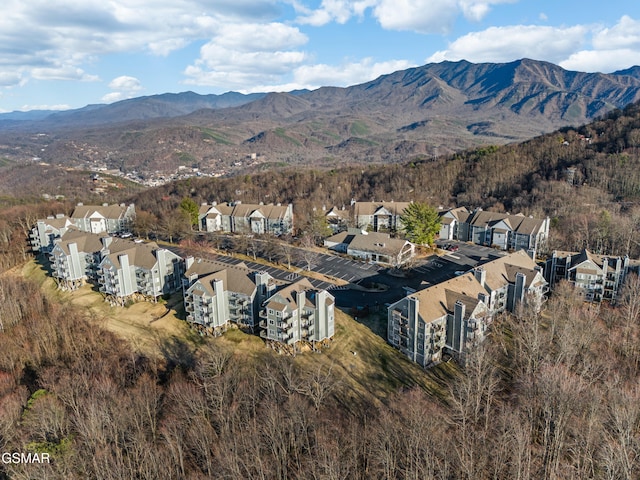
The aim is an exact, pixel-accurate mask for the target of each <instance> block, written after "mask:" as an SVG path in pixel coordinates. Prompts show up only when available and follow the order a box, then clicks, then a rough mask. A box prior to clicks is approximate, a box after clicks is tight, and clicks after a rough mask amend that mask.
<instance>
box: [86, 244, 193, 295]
mask: <svg viewBox="0 0 640 480" xmlns="http://www.w3.org/2000/svg"><path fill="white" fill-rule="evenodd" d="M102 241H103V249H102V251H101V261H100V264H99V265H98V268H97V281H98V285H99V288H100V291H101V292H103V293H104V294H105V295H107V296H108V297H109V298H111V299H112V300H113V301H115V302H116V303H118V304H122V303H124V302H125V301H126V299H127V298H129V297H131V296H132V295H134V294H140V295H143V296H145V297H148V298H151V299H154V300H155V299H157V298H158V297H159V296H161V295H164V294H169V293H173V292H176V291H178V290H179V289H180V287H181V285H182V274H183V273H184V260H183V259H182V258H181V257H180V256H179V255H177V254H175V253H173V252H172V251H170V250H167V249H166V248H161V247H159V246H158V245H157V244H156V243H154V242H150V243H138V242H134V241H131V240H125V239H121V238H113V237H102Z"/></svg>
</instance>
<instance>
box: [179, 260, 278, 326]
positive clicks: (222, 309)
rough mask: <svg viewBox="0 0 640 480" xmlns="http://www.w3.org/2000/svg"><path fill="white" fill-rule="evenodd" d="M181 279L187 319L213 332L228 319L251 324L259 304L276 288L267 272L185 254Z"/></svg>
mask: <svg viewBox="0 0 640 480" xmlns="http://www.w3.org/2000/svg"><path fill="white" fill-rule="evenodd" d="M186 267H187V270H186V272H185V274H184V279H183V294H184V305H185V310H186V312H187V321H189V322H191V323H193V324H196V325H200V326H202V327H205V328H209V329H211V331H212V332H213V333H215V332H217V331H219V330H220V329H221V328H224V327H226V326H227V325H228V324H229V323H230V322H231V323H236V324H238V325H243V326H248V327H251V328H254V327H255V326H257V323H258V315H259V313H260V306H261V304H262V302H263V301H264V300H266V299H267V298H268V297H269V296H270V295H271V294H272V293H273V292H274V291H275V288H276V284H275V281H274V279H273V278H272V277H271V276H270V275H269V274H268V273H266V272H254V271H251V270H250V269H249V268H248V267H247V266H246V265H245V264H244V263H240V264H236V265H229V264H226V263H222V262H216V261H212V260H204V259H201V258H198V259H194V258H193V257H187V259H186Z"/></svg>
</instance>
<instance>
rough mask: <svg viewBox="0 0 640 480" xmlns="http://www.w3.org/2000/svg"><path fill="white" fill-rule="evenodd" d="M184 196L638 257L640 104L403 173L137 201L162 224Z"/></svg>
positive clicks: (315, 176) (397, 169)
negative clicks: (482, 215)
mask: <svg viewBox="0 0 640 480" xmlns="http://www.w3.org/2000/svg"><path fill="white" fill-rule="evenodd" d="M185 197H189V198H192V199H193V200H194V201H196V202H197V203H200V202H204V201H207V202H211V201H218V202H221V201H231V200H241V201H243V202H247V203H258V202H265V203H267V202H283V203H285V202H286V203H288V202H292V203H293V204H294V209H295V214H296V216H297V219H298V220H297V224H298V225H299V226H301V225H304V224H305V223H306V220H307V219H308V218H309V217H310V216H312V212H313V209H314V207H315V208H316V209H317V210H320V209H321V208H322V207H326V208H327V209H329V208H331V207H332V206H334V205H337V206H339V207H340V206H343V205H346V206H348V205H349V203H350V201H351V200H352V199H354V198H355V199H356V200H360V201H369V200H378V201H379V200H385V201H390V200H396V201H408V200H414V201H421V202H425V203H428V204H430V205H432V206H434V207H438V206H467V207H470V208H475V207H481V208H484V209H492V210H496V211H507V212H510V213H520V212H522V213H524V214H529V215H534V216H547V215H548V216H550V217H552V218H553V222H552V223H553V225H554V233H553V238H554V240H553V242H552V245H551V247H552V248H554V247H556V248H565V249H573V250H576V249H580V248H583V247H587V248H590V249H592V250H594V251H597V252H600V253H605V254H626V253H629V254H630V255H631V256H634V257H639V256H640V249H639V248H638V245H637V244H635V243H633V242H630V241H629V234H630V232H635V231H637V230H638V229H639V228H640V210H638V208H637V205H638V202H639V201H640V105H638V104H635V105H631V106H629V107H627V108H626V109H625V110H624V111H615V112H613V113H611V114H610V115H609V116H607V117H606V118H603V119H601V120H598V121H596V122H594V123H592V124H589V125H586V126H584V127H581V128H578V129H565V130H562V131H558V132H555V133H553V134H549V135H543V136H541V137H537V138H534V139H532V140H530V141H527V142H524V143H520V144H513V145H506V146H501V147H498V146H492V147H484V148H479V149H474V150H470V151H466V152H463V153H459V154H456V155H453V156H446V157H437V158H425V159H422V160H420V161H414V162H410V163H406V164H402V165H385V166H370V167H346V166H345V167H344V168H339V169H332V170H313V169H304V168H297V169H293V170H279V171H269V172H263V173H259V174H255V175H242V176H237V177H232V178H217V179H195V178H194V179H190V180H187V181H182V182H177V183H173V184H170V185H165V186H163V187H159V188H156V189H152V190H147V191H144V192H142V193H140V194H138V195H136V196H135V197H132V198H131V200H132V201H134V202H135V203H136V205H137V206H138V207H139V208H140V209H143V210H147V211H149V212H152V213H154V214H155V215H156V216H158V217H160V218H162V217H164V216H167V215H168V214H169V212H171V211H172V210H174V209H175V208H176V207H177V205H178V204H179V203H180V201H182V200H183V199H184V198H185Z"/></svg>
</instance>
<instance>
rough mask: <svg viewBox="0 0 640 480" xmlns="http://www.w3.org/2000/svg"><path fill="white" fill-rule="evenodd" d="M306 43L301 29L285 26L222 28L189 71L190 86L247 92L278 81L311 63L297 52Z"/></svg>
mask: <svg viewBox="0 0 640 480" xmlns="http://www.w3.org/2000/svg"><path fill="white" fill-rule="evenodd" d="M306 42H307V37H306V36H305V35H304V34H302V33H301V32H300V31H299V30H298V29H297V28H294V27H290V26H287V25H283V24H281V23H266V24H245V25H237V26H228V27H224V28H221V29H220V30H219V32H218V33H217V34H216V35H215V36H214V37H213V39H212V40H211V41H210V42H208V43H207V44H205V45H203V46H202V47H201V48H200V57H199V58H198V59H197V60H196V61H195V62H194V63H193V64H192V65H190V66H188V67H187V68H186V69H185V71H184V74H185V75H186V76H187V80H186V83H189V84H195V85H207V86H219V87H223V88H232V89H243V88H247V87H248V86H250V85H256V84H259V83H264V82H265V80H267V81H278V80H279V78H280V76H282V75H286V74H288V73H290V72H291V71H292V70H293V69H295V68H296V67H298V66H299V65H301V64H302V63H303V62H304V61H305V60H306V59H307V54H306V53H305V52H303V51H301V50H298V49H297V47H300V46H302V45H303V44H305V43H306Z"/></svg>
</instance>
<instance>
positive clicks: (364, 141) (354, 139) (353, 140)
mask: <svg viewBox="0 0 640 480" xmlns="http://www.w3.org/2000/svg"><path fill="white" fill-rule="evenodd" d="M349 141H350V142H351V143H357V144H359V145H366V146H369V147H373V146H375V145H378V144H377V143H376V142H374V141H373V140H368V139H366V138H360V137H351V138H350V139H349Z"/></svg>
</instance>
